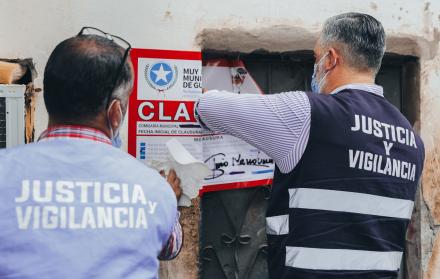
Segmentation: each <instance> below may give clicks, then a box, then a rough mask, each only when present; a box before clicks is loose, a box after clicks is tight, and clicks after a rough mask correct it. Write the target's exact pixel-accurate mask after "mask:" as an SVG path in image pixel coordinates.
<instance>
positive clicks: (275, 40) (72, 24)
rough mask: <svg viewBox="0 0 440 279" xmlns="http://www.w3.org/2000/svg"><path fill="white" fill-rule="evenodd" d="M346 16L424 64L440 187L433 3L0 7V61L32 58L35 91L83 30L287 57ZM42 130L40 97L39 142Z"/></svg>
mask: <svg viewBox="0 0 440 279" xmlns="http://www.w3.org/2000/svg"><path fill="white" fill-rule="evenodd" d="M348 11H358V12H365V13H368V14H371V15H373V16H374V17H376V18H377V19H379V20H380V21H381V22H382V23H383V25H384V27H385V30H386V32H387V34H388V36H389V44H388V45H389V50H390V51H393V52H397V53H401V54H413V55H417V56H419V57H420V58H421V60H420V62H421V76H420V89H421V92H420V96H421V123H418V125H420V129H421V133H422V136H423V139H424V141H425V144H426V150H427V163H426V164H427V169H428V170H429V173H428V175H425V178H424V187H428V189H431V188H433V187H435V186H436V185H437V184H438V181H437V180H436V177H438V176H439V168H440V166H439V163H438V162H439V160H440V159H439V158H438V155H436V154H439V153H440V152H439V151H440V150H438V149H437V145H438V142H439V137H440V121H439V120H440V116H439V111H440V72H439V71H440V54H439V52H438V51H439V40H440V32H439V27H440V1H438V0H432V1H426V0H370V1H365V0H332V1H323V0H272V1H270V0H248V1H246V0H241V1H240V0H221V1H218V0H126V1H116V0H61V1H60V0H40V1H32V0H27V1H26V0H0V27H1V28H0V42H1V43H0V57H6V58H15V57H20V58H24V57H32V58H33V59H34V61H35V63H36V66H37V70H38V72H39V74H40V76H39V77H38V79H37V80H36V85H37V87H42V73H43V70H44V66H45V63H46V61H47V58H48V56H49V54H50V52H51V51H52V49H53V48H54V47H55V45H56V44H57V43H59V42H60V41H61V40H63V39H65V38H67V37H69V36H73V35H75V34H76V33H77V32H78V31H79V30H80V28H81V27H82V26H85V25H90V26H96V27H99V28H101V29H103V30H105V31H107V32H110V33H113V34H118V35H120V36H122V37H124V38H126V39H127V40H128V41H130V42H131V43H132V45H133V47H137V48H158V49H177V50H200V48H201V47H213V48H219V49H231V50H241V51H251V50H253V49H257V48H265V49H267V50H273V51H286V50H297V49H304V48H309V49H310V48H311V47H312V45H313V41H314V40H315V38H316V36H317V34H318V32H319V30H320V28H321V26H322V23H323V21H324V20H325V19H326V18H328V17H330V16H332V15H335V14H338V13H342V12H348ZM66 67H68V65H66ZM46 124H47V115H46V113H45V108H44V104H43V101H42V94H40V96H39V98H38V104H37V116H36V134H37V135H39V134H40V133H41V131H42V130H43V129H44V128H45V127H46ZM125 134H126V132H125V131H124V132H123V135H125ZM426 185H427V186H426ZM430 187H431V188H430ZM437 195H438V196H439V198H438V199H437V198H436V197H437ZM431 196H432V197H435V200H434V201H432V202H429V198H428V197H427V198H426V199H427V200H428V201H427V204H428V207H429V208H430V210H431V211H432V212H434V211H436V210H437V204H440V202H439V203H437V202H436V201H440V194H439V193H437V192H435V191H434V192H433V194H432V195H431ZM438 210H439V211H440V208H439V209H438ZM428 215H429V212H428ZM429 216H431V215H429ZM429 216H428V217H429ZM434 217H435V216H434ZM430 220H431V219H430ZM431 221H432V220H431ZM431 221H430V222H431ZM432 222H434V223H440V214H439V217H438V221H436V219H435V218H434V221H432ZM436 232H437V229H434V230H432V231H431V232H429V233H428V234H429V235H428V236H426V238H427V239H426V245H425V244H424V245H425V246H426V247H423V249H424V250H423V252H422V253H423V256H424V261H423V264H424V267H425V268H427V265H428V263H429V258H430V256H431V249H432V245H431V243H433V242H434V241H435V239H436ZM438 242H439V244H438V245H439V247H440V240H438ZM439 249H440V248H439ZM433 278H434V277H433Z"/></svg>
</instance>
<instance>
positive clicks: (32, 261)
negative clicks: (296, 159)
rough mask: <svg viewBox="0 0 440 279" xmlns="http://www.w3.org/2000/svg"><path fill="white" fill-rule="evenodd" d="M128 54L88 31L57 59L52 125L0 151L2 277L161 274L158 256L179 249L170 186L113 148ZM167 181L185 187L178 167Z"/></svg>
mask: <svg viewBox="0 0 440 279" xmlns="http://www.w3.org/2000/svg"><path fill="white" fill-rule="evenodd" d="M129 50H130V46H129V44H128V43H127V42H125V41H124V40H122V39H120V38H118V37H115V36H111V35H109V34H106V33H104V32H102V31H100V30H97V29H94V28H83V30H81V32H80V34H79V35H78V36H75V37H72V38H69V39H67V40H65V41H63V42H61V43H60V44H59V45H58V46H57V47H56V48H55V50H54V51H53V52H52V54H51V55H50V57H49V60H48V62H47V65H46V68H45V74H44V101H45V104H46V108H47V110H48V113H49V127H48V129H47V130H46V131H45V132H43V134H42V135H41V137H40V139H39V141H38V142H37V143H33V144H29V145H25V146H20V147H17V148H12V149H7V150H2V151H1V152H0V192H1V195H0V278H57V279H59V278H63V279H68V278H72V279H73V278H142V279H145V278H157V276H158V268H159V261H158V260H159V259H164V260H169V259H172V258H174V257H175V256H176V255H177V254H178V252H179V251H180V248H181V246H182V230H181V226H180V224H179V222H178V217H179V214H178V211H177V201H176V195H175V193H174V192H173V190H172V188H171V187H170V185H169V184H168V183H167V181H166V180H165V179H164V178H162V177H161V175H160V174H159V173H158V172H156V171H154V170H152V169H149V168H147V167H146V166H145V165H143V164H142V163H140V162H139V161H137V160H136V159H135V158H133V157H132V156H130V155H128V154H127V153H125V152H123V151H122V150H120V149H118V148H115V146H117V147H118V146H119V145H120V141H119V140H118V139H119V130H120V127H121V125H122V123H123V119H124V115H125V113H126V111H127V102H128V98H129V95H130V92H131V90H132V86H133V70H132V65H131V62H130V59H129ZM112 145H114V146H112ZM168 182H170V184H172V186H173V187H174V188H175V189H176V192H178V189H179V184H180V182H179V180H178V178H176V176H175V174H174V173H170V176H169V178H168Z"/></svg>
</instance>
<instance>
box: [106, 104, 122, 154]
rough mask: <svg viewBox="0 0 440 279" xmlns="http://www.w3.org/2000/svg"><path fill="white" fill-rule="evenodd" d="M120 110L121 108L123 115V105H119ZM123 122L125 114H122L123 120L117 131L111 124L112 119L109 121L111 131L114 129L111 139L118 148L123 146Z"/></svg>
mask: <svg viewBox="0 0 440 279" xmlns="http://www.w3.org/2000/svg"><path fill="white" fill-rule="evenodd" d="M110 106H111V105H110ZM119 110H120V112H121V115H122V110H121V107H119ZM107 119H109V118H107ZM122 123H124V116H122V120H121V123H120V124H119V126H118V129H117V130H116V131H113V128H112V126H111V125H110V120H109V121H108V125H109V128H110V131H112V138H111V140H112V145H113V146H114V147H116V148H121V147H122V139H121V134H120V133H119V128H120V127H121V126H122Z"/></svg>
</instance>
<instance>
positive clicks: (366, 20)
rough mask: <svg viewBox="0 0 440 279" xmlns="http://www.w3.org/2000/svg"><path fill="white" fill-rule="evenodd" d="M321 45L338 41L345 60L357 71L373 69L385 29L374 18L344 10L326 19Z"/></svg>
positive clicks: (382, 48) (380, 54)
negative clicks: (342, 12)
mask: <svg viewBox="0 0 440 279" xmlns="http://www.w3.org/2000/svg"><path fill="white" fill-rule="evenodd" d="M321 41H322V43H323V44H324V45H327V46H328V45H329V44H332V43H339V44H341V46H342V52H343V55H344V58H345V60H346V61H347V63H348V64H349V65H350V66H352V67H355V68H358V69H361V70H373V71H375V72H377V71H378V70H379V68H380V65H381V63H382V58H383V55H384V53H385V31H384V29H383V26H382V24H381V23H380V22H379V21H378V20H377V19H375V18H374V17H372V16H370V15H367V14H362V13H345V14H341V15H337V16H334V17H331V18H329V19H328V20H327V21H326V22H325V24H324V28H323V31H322V36H321Z"/></svg>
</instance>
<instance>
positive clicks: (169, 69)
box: [145, 61, 178, 91]
mask: <svg viewBox="0 0 440 279" xmlns="http://www.w3.org/2000/svg"><path fill="white" fill-rule="evenodd" d="M177 74H178V73H177V67H176V66H175V65H173V66H171V64H169V63H167V62H165V61H158V62H156V63H153V64H150V65H147V66H146V68H145V78H146V80H147V82H148V84H149V85H150V86H151V87H153V88H154V89H156V90H159V91H163V90H168V89H169V88H170V87H172V86H173V85H174V84H175V83H176V80H177Z"/></svg>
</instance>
